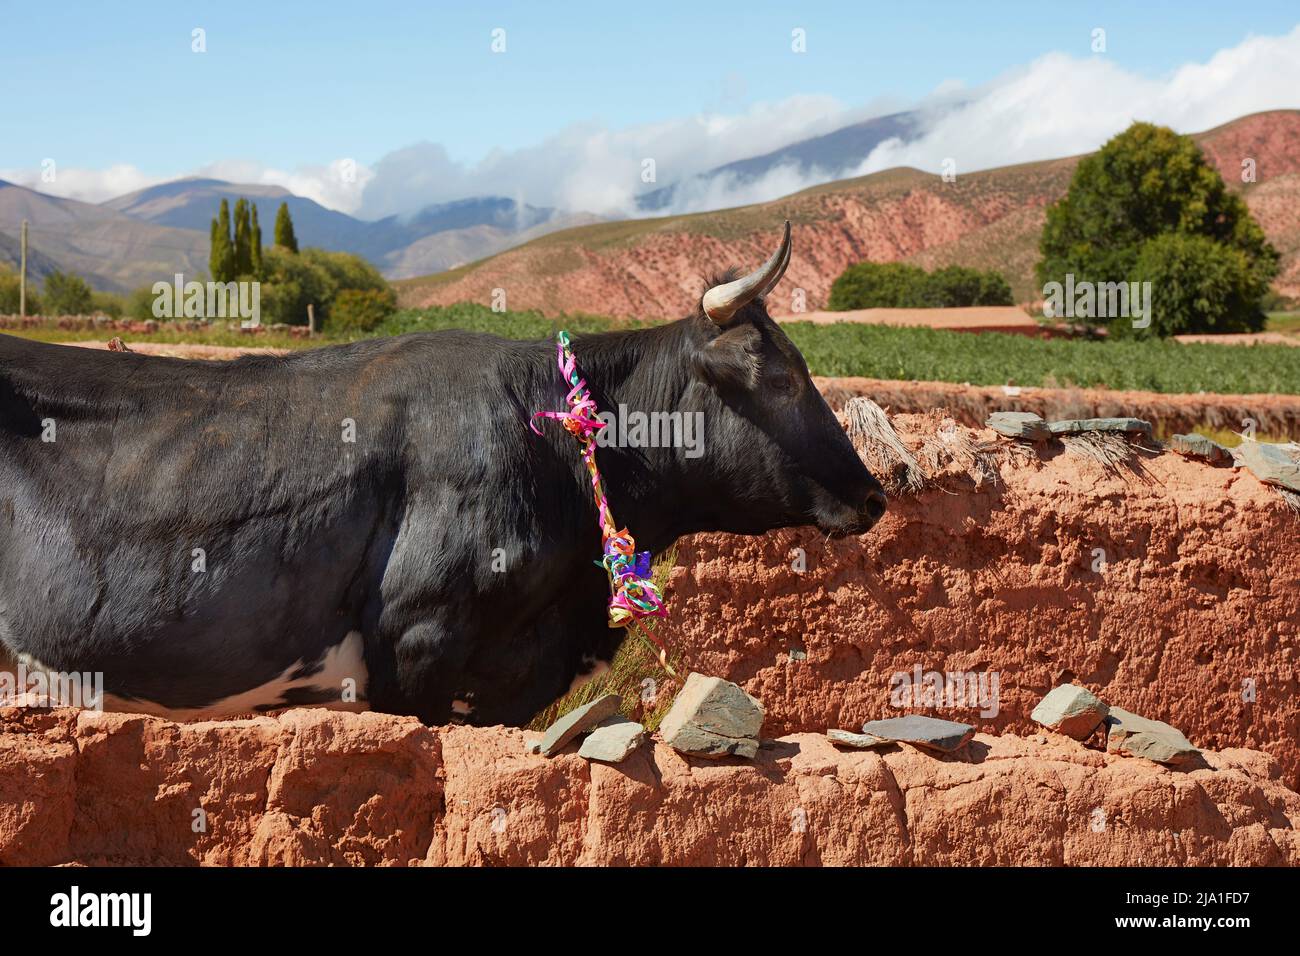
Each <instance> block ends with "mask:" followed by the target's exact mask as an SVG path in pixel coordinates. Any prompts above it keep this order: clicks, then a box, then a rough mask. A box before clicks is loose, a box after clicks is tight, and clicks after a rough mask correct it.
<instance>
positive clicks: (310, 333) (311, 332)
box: [307, 304, 316, 339]
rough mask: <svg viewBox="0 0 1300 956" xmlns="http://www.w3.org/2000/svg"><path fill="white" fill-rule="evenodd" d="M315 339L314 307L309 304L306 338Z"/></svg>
mask: <svg viewBox="0 0 1300 956" xmlns="http://www.w3.org/2000/svg"><path fill="white" fill-rule="evenodd" d="M315 337H316V306H314V305H310V304H309V305H308V306H307V338H309V339H314V338H315Z"/></svg>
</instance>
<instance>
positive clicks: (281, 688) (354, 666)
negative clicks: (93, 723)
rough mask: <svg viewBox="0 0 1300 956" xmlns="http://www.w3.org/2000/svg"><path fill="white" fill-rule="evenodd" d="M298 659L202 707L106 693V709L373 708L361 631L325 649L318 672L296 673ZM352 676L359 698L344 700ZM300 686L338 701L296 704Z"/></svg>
mask: <svg viewBox="0 0 1300 956" xmlns="http://www.w3.org/2000/svg"><path fill="white" fill-rule="evenodd" d="M303 664H304V662H303V661H301V660H300V661H298V662H297V663H295V664H292V665H291V666H289V667H287V668H285V670H284V673H282V674H281V675H280V676H279V677H277V678H276V679H275V680H272V681H268V682H267V683H265V684H262V685H260V686H258V687H254V688H252V689H251V690H246V691H243V692H242V693H239V694H234V695H232V696H230V697H223V698H222V699H221V700H217V701H213V702H212V703H211V704H206V705H204V706H202V707H193V708H169V707H167V706H165V705H163V704H158V703H155V702H153V701H150V700H142V699H139V698H129V697H117V696H114V695H113V694H107V693H106V694H105V695H104V710H111V711H119V712H126V713H130V714H149V715H151V716H154V717H166V718H167V719H168V720H217V719H219V718H222V717H230V716H232V715H234V714H249V713H259V708H261V709H266V708H278V707H295V706H302V707H323V708H325V709H326V710H348V711H352V712H354V713H360V712H362V711H367V710H369V709H370V704H369V703H368V702H367V700H366V685H367V683H368V682H369V677H370V675H369V672H368V671H367V670H366V661H365V641H364V640H362V637H361V632H360V631H349V632H348V635H347V637H345V638H343V640H342V641H341V642H340V643H338V644H335V645H334V646H333V647H331V648H329V649H328V650H327V651H326V652H325V659H324V660H323V661H322V662H321V668H320V670H318V671H317V672H316V673H314V674H311V675H309V676H307V677H297V678H295V677H294V676H293V675H294V674H295V673H296V672H297V671H298V670H300V669H301V668H302V667H303ZM347 678H352V680H353V681H355V687H356V697H357V700H355V701H344V700H343V681H344V680H345V679H347ZM297 689H307V690H314V691H318V692H322V693H324V692H329V693H331V694H334V695H336V697H337V699H336V700H329V701H323V702H321V703H318V704H293V703H290V702H288V700H287V695H288V694H289V693H290V692H291V691H293V690H297Z"/></svg>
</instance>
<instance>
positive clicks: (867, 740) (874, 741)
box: [826, 730, 893, 750]
mask: <svg viewBox="0 0 1300 956" xmlns="http://www.w3.org/2000/svg"><path fill="white" fill-rule="evenodd" d="M826 737H827V739H828V740H830V742H831V743H833V744H835V745H836V746H839V747H855V748H856V749H858V750H870V749H871V748H872V747H883V746H887V745H888V744H892V743H893V741H892V740H886V739H885V738H884V737H877V736H876V735H875V734H855V733H852V732H850V731H847V730H828V731H826Z"/></svg>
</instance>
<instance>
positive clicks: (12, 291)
mask: <svg viewBox="0 0 1300 956" xmlns="http://www.w3.org/2000/svg"><path fill="white" fill-rule="evenodd" d="M19 285H20V281H19V279H18V273H17V272H15V271H13V270H12V269H10V268H9V267H8V266H7V265H6V264H5V263H3V262H0V315H17V314H18V306H19V299H20V298H22V296H21V294H20V293H21V290H20V288H19ZM41 305H42V303H41V297H40V296H39V295H38V294H37V292H36V290H35V289H34V288H33V287H32V281H31V277H30V276H29V277H28V279H27V314H28V315H40V314H41Z"/></svg>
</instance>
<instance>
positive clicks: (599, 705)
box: [541, 694, 623, 757]
mask: <svg viewBox="0 0 1300 956" xmlns="http://www.w3.org/2000/svg"><path fill="white" fill-rule="evenodd" d="M622 703H623V699H622V698H621V697H619V696H618V694H606V695H605V696H604V697H597V698H596V699H595V700H593V701H590V702H589V703H586V704H583V705H582V706H581V707H575V708H573V710H571V711H569V712H568V713H567V714H565V715H564V716H563V717H561V718H560V719H559V720H557V721H556V722H555V723H553V724H551V726H549V727H547V728H546V733H545V734H543V735H542V747H541V753H542V756H543V757H554V756H555V755H556V754H557V753H558V752H559V751H561V750H563V749H564V747H565V745H567V744H568V743H569V742H570V741H571V740H573V739H574V738H575V737H577V736H578V735H579V734H581V733H583V732H584V731H587V730H591V728H592V727H595V726H596V725H597V724H598V723H600V722H601V721H602V720H604V719H605V718H606V717H612V716H613V715H614V714H616V713H618V708H619V707H620V706H621V705H622Z"/></svg>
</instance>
